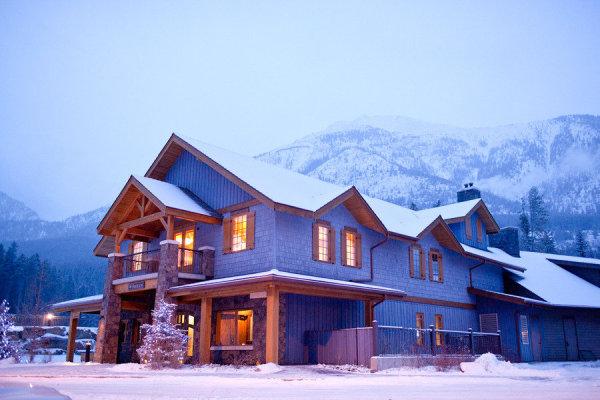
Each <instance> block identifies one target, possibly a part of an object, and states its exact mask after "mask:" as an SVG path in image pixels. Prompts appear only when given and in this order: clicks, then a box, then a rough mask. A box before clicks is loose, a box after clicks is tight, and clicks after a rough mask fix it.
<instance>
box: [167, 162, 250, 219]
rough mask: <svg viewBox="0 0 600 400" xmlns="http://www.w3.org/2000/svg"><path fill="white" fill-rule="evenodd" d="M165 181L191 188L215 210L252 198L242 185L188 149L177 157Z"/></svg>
mask: <svg viewBox="0 0 600 400" xmlns="http://www.w3.org/2000/svg"><path fill="white" fill-rule="evenodd" d="M165 181H167V182H169V183H172V184H174V185H177V186H180V187H183V188H186V189H189V190H191V191H192V192H193V193H194V194H195V195H196V196H198V197H199V198H200V199H202V200H203V201H204V202H206V204H208V205H209V206H211V207H212V208H213V209H215V210H217V209H219V208H223V207H227V206H230V205H232V204H238V203H241V202H244V201H247V200H250V199H252V196H250V195H249V194H248V193H246V192H245V191H244V190H242V189H241V188H240V187H238V186H237V185H235V184H233V183H232V182H230V181H229V180H227V179H225V178H224V177H223V176H222V175H221V174H219V173H218V172H216V171H215V170H213V169H212V168H210V167H209V166H208V165H206V164H205V163H203V162H201V161H199V160H198V159H196V157H194V156H193V155H192V154H190V153H189V152H187V151H183V152H182V153H181V155H180V156H179V158H177V160H176V161H175V163H174V164H173V166H172V167H171V168H170V169H169V171H168V172H167V175H166V177H165Z"/></svg>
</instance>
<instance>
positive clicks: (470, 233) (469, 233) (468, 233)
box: [465, 215, 473, 240]
mask: <svg viewBox="0 0 600 400" xmlns="http://www.w3.org/2000/svg"><path fill="white" fill-rule="evenodd" d="M465 235H466V236H467V240H471V239H472V238H473V227H472V226H471V216H470V215H467V216H466V217H465Z"/></svg>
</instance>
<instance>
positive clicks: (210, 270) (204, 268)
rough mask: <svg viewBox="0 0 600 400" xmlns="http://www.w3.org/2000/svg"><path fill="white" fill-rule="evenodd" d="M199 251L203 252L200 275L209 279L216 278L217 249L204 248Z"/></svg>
mask: <svg viewBox="0 0 600 400" xmlns="http://www.w3.org/2000/svg"><path fill="white" fill-rule="evenodd" d="M198 250H200V251H201V252H202V253H201V254H202V258H201V260H200V263H201V264H200V273H201V274H202V275H204V276H206V277H207V278H212V277H213V276H215V248H214V247H211V246H202V247H200V248H199V249H198Z"/></svg>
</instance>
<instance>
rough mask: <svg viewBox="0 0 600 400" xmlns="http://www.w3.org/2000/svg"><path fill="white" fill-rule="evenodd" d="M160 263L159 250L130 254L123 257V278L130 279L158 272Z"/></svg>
mask: <svg viewBox="0 0 600 400" xmlns="http://www.w3.org/2000/svg"><path fill="white" fill-rule="evenodd" d="M159 262H160V250H159V249H156V250H149V251H143V252H141V253H133V254H128V255H126V256H124V257H123V277H124V278H128V277H130V276H137V275H145V274H152V273H154V272H158V264H159Z"/></svg>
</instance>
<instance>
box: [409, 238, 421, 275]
mask: <svg viewBox="0 0 600 400" xmlns="http://www.w3.org/2000/svg"><path fill="white" fill-rule="evenodd" d="M408 265H409V272H410V277H411V278H419V279H425V260H424V259H423V249H422V248H421V246H419V245H418V244H413V245H411V246H409V247H408ZM417 271H418V274H417Z"/></svg>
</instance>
